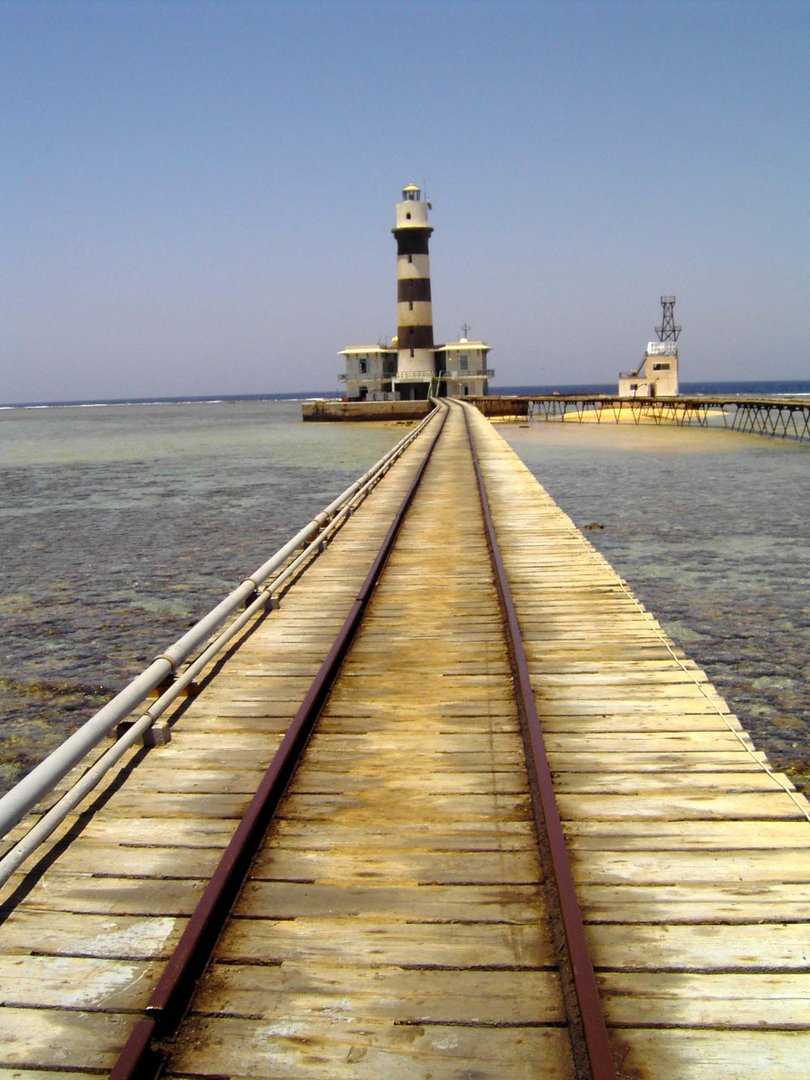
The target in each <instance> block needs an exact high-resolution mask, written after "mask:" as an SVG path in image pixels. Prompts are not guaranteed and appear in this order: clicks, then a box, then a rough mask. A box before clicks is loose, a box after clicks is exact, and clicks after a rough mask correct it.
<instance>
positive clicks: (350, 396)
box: [338, 184, 495, 415]
mask: <svg viewBox="0 0 810 1080" xmlns="http://www.w3.org/2000/svg"><path fill="white" fill-rule="evenodd" d="M429 210H430V203H429V202H427V201H423V199H422V192H421V190H420V189H419V188H418V187H417V186H416V184H406V186H405V187H404V188H403V189H402V199H401V201H400V202H398V203H397V204H396V217H395V225H394V228H393V229H392V230H391V231H392V232H393V234H394V238H395V240H396V242H397V332H396V335H395V336H394V337H393V338H390V339H389V338H388V337H386V338H385V339H382V338H380V339H378V341H377V343H376V344H375V345H349V346H347V347H346V348H345V349H341V350H340V355H341V356H343V357H345V358H346V370H345V371H342V372H341V373H340V375H339V376H338V378H339V379H340V381H341V382H343V383H345V384H346V399H347V400H348V401H365V402H368V403H369V405H371V404H372V403H374V402H375V401H424V400H425V399H426V398H429V397H445V396H447V397H478V396H484V395H485V394H486V393H487V390H488V384H489V380H490V379H491V378H492V376H493V375H494V374H495V373H494V371H493V370H492V368H489V367H487V362H488V354H489V351H490V346H489V345H487V343H486V342H485V341H481V340H478V339H475V340H473V339H471V338H469V336H468V332H469V327H468V326H467V325H466V324H465V325H464V328H463V331H462V333H463V336H461V337H459V339H458V340H457V341H448V342H447V343H446V344H444V345H436V344H434V341H433V305H432V303H431V297H430V256H429V254H428V245H429V242H430V236H431V233H432V232H433V229H432V228H431V226H430V224H429V223H428V211H429ZM369 415H372V413H371V412H369Z"/></svg>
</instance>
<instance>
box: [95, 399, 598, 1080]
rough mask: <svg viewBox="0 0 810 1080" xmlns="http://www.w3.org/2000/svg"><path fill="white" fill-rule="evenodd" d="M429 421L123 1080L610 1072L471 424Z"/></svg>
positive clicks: (131, 1043) (449, 416) (125, 1058)
mask: <svg viewBox="0 0 810 1080" xmlns="http://www.w3.org/2000/svg"><path fill="white" fill-rule="evenodd" d="M435 428H436V430H435V432H434V433H433V436H432V438H431V440H430V441H429V442H428V444H427V446H426V448H425V451H424V457H423V461H422V463H421V465H420V466H419V468H418V469H417V471H416V475H415V476H414V479H413V482H412V484H411V486H410V488H409V489H408V491H407V493H406V494H405V497H404V498H403V500H402V504H401V506H400V507H399V509H398V511H397V514H396V516H395V518H394V520H393V522H392V525H391V527H390V529H389V530H388V533H387V534H386V536H385V538H384V540H383V542H382V544H381V545H380V549H379V551H378V552H377V554H376V556H375V558H374V561H373V563H372V566H371V568H370V570H369V573H368V575H367V577H366V580H365V582H364V583H363V586H362V587H361V589H360V591H359V593H358V596H357V599H356V601H355V603H354V604H353V606H352V609H351V610H350V612H349V614H348V616H347V618H346V620H345V622H344V623H343V625H342V627H341V628H340V631H339V632H338V634H337V635H336V638H335V641H334V643H333V645H332V647H331V648H330V650H329V652H328V654H327V657H326V659H325V661H324V663H323V665H322V666H321V669H320V670H319V672H318V675H317V677H316V679H315V680H314V682H313V685H312V687H311V688H310V689H309V691H308V692H307V694H306V696H305V697H304V700H303V702H302V705H301V707H300V709H299V710H298V712H297V714H296V717H295V720H294V721H293V723H292V725H291V727H290V730H289V731H288V733H287V734H286V735H285V737H284V739H283V740H282V743H281V745H280V747H279V750H278V752H277V754H276V755H275V757H274V759H273V762H272V763H271V765H270V767H269V769H268V770H267V773H266V774H265V776H264V778H263V780H262V783H261V785H260V788H259V791H258V792H257V795H256V797H255V799H254V800H253V801H252V802H251V805H250V807H249V808H248V811H247V813H246V815H245V817H243V819H242V821H241V822H240V825H239V827H238V828H237V830H236V832H235V834H234V839H233V840H232V842H231V844H230V845H229V847H228V848H227V849H226V851H225V853H224V855H223V858H222V860H221V862H220V864H219V866H218V868H217V870H216V871H215V873H214V875H213V877H212V879H211V882H210V883H209V886H208V887H207V889H206V891H205V893H204V895H203V897H202V899H201V901H200V903H199V904H198V906H197V909H196V911H195V913H194V915H193V916H192V918H191V920H190V922H189V924H188V926H187V928H186V931H185V933H184V935H183V937H182V938H181V940H180V942H179V943H178V946H177V949H176V950H175V952H174V954H173V955H172V957H171V958H170V959H169V961H168V964H167V966H166V969H165V972H164V974H163V977H162V979H161V981H160V983H159V984H158V986H157V987H156V989H155V991H154V992H153V994H152V995H151V997H150V1000H149V1002H148V1004H147V1006H146V1012H147V1016H146V1018H145V1019H144V1020H142V1021H141V1022H140V1023H139V1024H138V1025H137V1026H136V1028H135V1029H134V1031H133V1033H132V1035H131V1036H130V1039H129V1040H128V1042H127V1044H126V1046H125V1047H124V1050H123V1051H122V1053H121V1055H120V1058H119V1061H118V1063H117V1064H116V1066H115V1068H114V1070H113V1073H112V1076H113V1077H114V1078H115V1080H124V1078H126V1077H145V1076H147V1075H157V1074H158V1073H159V1072H162V1073H163V1074H164V1075H166V1076H184V1077H186V1076H194V1075H212V1074H213V1075H240V1076H242V1075H246V1076H251V1075H262V1076H304V1075H311V1076H327V1075H328V1076H337V1075H340V1074H341V1073H342V1072H343V1073H345V1074H346V1075H352V1076H382V1075H390V1076H398V1077H400V1076H401V1077H407V1076H427V1075H448V1076H449V1075H464V1074H465V1073H466V1074H470V1075H476V1073H475V1072H473V1073H471V1072H470V1070H473V1069H474V1070H479V1071H478V1072H477V1075H492V1076H495V1075H498V1076H501V1077H508V1076H525V1075H529V1074H530V1072H532V1071H533V1070H534V1064H533V1063H536V1064H539V1062H542V1063H543V1064H542V1071H541V1074H542V1075H544V1076H560V1077H563V1076H565V1077H568V1076H572V1075H576V1076H578V1077H579V1076H582V1077H585V1076H589V1077H590V1076H593V1077H595V1078H599V1080H608V1078H610V1077H614V1076H615V1075H616V1073H615V1071H614V1068H613V1064H612V1055H611V1052H610V1048H609V1044H608V1040H607V1032H606V1026H605V1022H604V1018H603V1016H602V1014H601V1009H600V1003H599V997H598V991H597V989H596V981H595V977H594V973H593V968H592V966H591V964H590V958H589V955H588V950H587V945H586V943H585V937H584V929H583V926H582V921H581V916H580V913H579V909H578V905H577V902H576V898H575V895H574V891H573V886H572V878H571V872H570V867H569V865H568V862H567V855H566V851H565V844H564V839H563V834H562V830H561V827H560V823H559V817H558V815H556V813H555V810H554V803H553V793H552V789H551V777H550V772H549V770H548V765H547V761H546V758H545V754H544V753H543V750H542V740H541V739H539V740H538V735H539V729H538V728H537V719H536V712H535V710H534V700H533V694H532V691H531V685H530V681H529V677H528V670H527V667H526V661H525V652H524V650H523V647H522V643H521V640H520V632H519V627H518V624H517V620H516V618H515V617H514V611H513V607H512V606H511V599H510V594H509V587H508V582H507V579H506V575H505V572H504V570H503V564H502V560H501V559H500V553H499V551H498V548H497V539H496V536H495V532H494V529H493V528H492V527H491V519H490V516H489V511H488V502H487V499H486V489H485V485H484V481H483V477H482V476H481V474H480V471H479V470H478V469H477V462H476V457H475V454H474V440H473V438H472V434H471V432H470V431H469V429H468V425H467V423H466V422H465V417H464V414H463V410H462V407H461V406H460V405H458V404H451V405H450V406H445V407H444V409H443V415H441V416H440V417H437V419H436V421H435ZM439 444H441V445H442V452H443V454H444V455H445V459H446V458H447V456H448V455H450V456H451V457H452V459H453V462H452V465H451V467H450V468H449V469H448V468H447V467H446V461H445V467H444V468H443V469H442V470H441V471H440V472H438V473H437V474H436V476H435V477H434V476H433V475H432V474H431V469H430V459H431V456H432V453H433V451H434V448H435V447H436V446H438V445H439ZM471 450H472V451H473V452H472V453H471ZM487 522H489V524H490V528H489V529H488V530H487V529H486V528H485V525H486V523H487ZM442 549H443V550H444V552H445V553H446V558H445V559H443V560H442V561H441V563H440V565H439V566H436V565H435V552H436V551H437V550H442ZM439 578H440V579H441V580H439ZM470 589H474V590H475V593H476V609H477V611H476V615H475V616H474V618H473V619H471V618H470V616H469V613H468V608H467V604H466V603H461V604H459V603H454V599H453V598H454V596H457V597H458V598H465V597H466V596H467V595H468V593H469V590H470ZM438 593H441V600H437V594H438ZM504 629H507V631H509V632H511V636H510V633H509V632H508V633H506V634H505V633H504ZM392 649H393V650H395V652H396V656H397V662H396V665H393V666H392V665H389V664H388V663H387V662H386V656H387V655H388V654H389V653H390V651H391V650H392ZM482 687H485V688H486V693H484V694H482V693H481V692H480V690H481V688H482ZM426 713H427V715H426ZM521 720H522V722H523V730H524V734H525V745H526V747H527V748H528V751H529V762H530V764H529V766H528V768H527V764H526V761H525V760H524V756H523V752H524V747H523V740H522V739H521ZM311 732H313V734H311V736H310V733H311ZM544 804H545V805H544ZM268 823H270V827H269V830H268V828H267V826H268ZM544 823H547V828H544ZM536 825H539V826H540V831H539V832H538V830H537V829H536ZM547 830H548V831H547ZM544 867H545V869H546V873H545V875H544ZM544 876H545V877H546V884H545V885H544ZM237 894H238V896H237ZM235 898H236V902H235V904H234V899H235ZM279 997H281V998H283V999H284V1002H285V1004H284V1006H283V1007H282V1008H281V1010H280V1013H281V1015H280V1016H276V1017H275V1018H274V1019H272V1020H270V1022H269V1025H262V1026H261V1027H259V1028H258V1029H257V1025H256V1015H257V1014H256V1009H257V1008H259V1010H260V1013H263V1006H260V1005H258V1004H257V1003H259V1002H261V1001H265V1002H266V1001H267V999H268V998H270V999H273V998H279ZM538 999H539V1000H540V1001H542V1008H541V1009H540V1010H538V1009H537V1008H536V1006H537V1004H538ZM437 1044H438V1045H437ZM450 1046H452V1047H453V1049H454V1051H455V1052H451V1053H448V1049H449V1048H450ZM437 1051H438V1052H437ZM437 1069H438V1070H439V1072H438V1073H437V1072H436V1070H437ZM482 1069H483V1070H484V1071H483V1072H482V1071H480V1070H482ZM459 1070H461V1071H459Z"/></svg>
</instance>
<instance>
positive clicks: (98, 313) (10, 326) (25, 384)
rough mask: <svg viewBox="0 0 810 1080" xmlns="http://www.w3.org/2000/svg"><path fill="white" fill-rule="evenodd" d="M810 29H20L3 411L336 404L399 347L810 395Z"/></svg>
mask: <svg viewBox="0 0 810 1080" xmlns="http://www.w3.org/2000/svg"><path fill="white" fill-rule="evenodd" d="M809 46H810V2H807V0H801V2H779V0H773V2H767V0H757V2H755V3H748V2H745V0H728V2H710V0H695V2H679V0H668V2H666V3H656V2H645V0H638V2H624V3H622V2H620V0H615V2H610V3H608V2H605V0H566V2H561V3H557V2H543V0H537V2H533V3H522V2H511V0H503V2H500V3H496V2H476V0H470V2H440V0H424V2H423V0H407V2H406V0H399V2H396V3H389V2H386V0H363V2H361V0H331V2H319V0H297V2H294V3H287V2H271V0H266V2H260V0H255V2H240V0H232V2H229V3H226V2H204V0H201V2H197V3H191V2H181V0H175V2H170V0H164V2H150V0H138V2H116V0H98V2H80V0H74V2H71V0H61V2H47V3H46V2H39V0H23V2H19V0H0V81H1V82H2V100H3V102H4V106H3V109H2V119H0V136H1V137H2V145H3V154H2V164H0V214H2V219H3V220H2V230H3V234H4V240H5V242H4V245H3V247H4V255H3V285H2V290H0V292H1V293H2V300H0V304H1V305H2V311H0V358H1V359H0V363H1V364H2V367H0V401H6V402H8V401H21V400H60V399H73V398H93V397H121V396H128V395H139V396H148V395H152V394H154V395H172V394H208V393H211V394H216V393H232V394H238V393H261V392H273V391H278V392H281V391H294V390H312V391H315V390H318V391H323V390H330V389H336V388H337V379H336V374H337V371H338V370H339V369H340V359H339V358H338V357H337V356H336V353H337V351H338V350H339V349H341V348H342V347H344V346H345V345H348V344H358V343H363V342H367V341H376V340H377V339H378V338H379V337H381V336H384V335H390V334H393V333H394V332H395V321H396V283H395V246H394V241H393V238H392V236H391V234H390V229H391V226H392V225H393V214H394V203H395V202H396V201H397V200H398V198H399V197H400V195H399V192H400V189H401V187H402V186H403V185H404V184H405V183H407V182H409V181H411V180H413V181H415V182H416V183H419V184H422V183H424V184H426V187H427V193H428V197H429V198H430V200H431V202H432V204H433V212H432V219H431V220H432V224H433V226H434V228H435V232H434V234H433V238H432V242H431V272H432V284H433V309H434V320H435V327H436V337H437V340H440V341H441V340H447V339H450V338H454V337H456V336H457V335H458V334H459V331H460V328H461V326H462V324H463V323H465V322H466V323H468V324H469V325H470V327H471V333H472V334H473V335H474V336H476V337H478V336H480V337H483V338H485V339H486V340H487V341H489V342H490V344H491V345H492V346H493V352H492V354H491V360H492V364H493V366H494V367H495V368H496V371H497V377H496V380H495V381H496V383H500V384H501V385H516V384H533V383H534V384H538V383H541V384H554V383H588V382H610V381H612V380H613V379H614V378H615V377H616V375H617V373H618V371H619V369H620V368H627V367H628V365H633V364H635V363H637V362H638V360H640V358H641V355H642V353H643V351H644V346H645V344H646V342H647V341H648V340H651V339H652V338H654V336H655V335H654V332H653V328H654V326H655V325H656V324H657V323H658V322H659V321H660V313H661V309H660V303H659V297H660V296H661V294H662V293H672V294H674V295H676V296H677V298H678V299H677V305H676V309H675V311H676V316H677V320H678V322H680V323H681V324H682V325H683V327H684V329H683V334H682V336H681V368H682V378H683V379H685V380H687V381H697V380H702V379H737V378H751V379H757V378H810V362H809V361H808V356H809V351H808V342H809V341H810V305H809V304H808V296H807V293H808V283H809V282H810V272H809V271H810V228H809V227H808V224H809V222H808V219H809V218H810V200H809V199H808V177H810V130H809V128H810V125H808V119H809V118H810V93H808V81H809V80H808V71H810V47H809Z"/></svg>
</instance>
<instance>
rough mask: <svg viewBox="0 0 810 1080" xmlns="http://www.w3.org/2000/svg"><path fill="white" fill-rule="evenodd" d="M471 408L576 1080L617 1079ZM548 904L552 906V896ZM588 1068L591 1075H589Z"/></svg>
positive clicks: (477, 471)
mask: <svg viewBox="0 0 810 1080" xmlns="http://www.w3.org/2000/svg"><path fill="white" fill-rule="evenodd" d="M469 408H471V406H465V407H464V420H465V422H466V425H467V437H468V439H469V442H470V450H471V452H472V458H473V465H474V468H475V476H476V479H477V481H478V494H479V496H480V499H481V509H482V512H483V515H484V525H485V529H486V535H487V543H488V545H489V550H490V555H491V558H492V565H493V569H494V571H495V582H496V585H497V590H498V595H499V597H500V602H501V608H502V610H503V613H504V618H505V623H506V635H507V639H508V645H509V653H510V657H511V661H512V671H513V678H514V683H515V698H516V701H517V705H518V711H519V713H520V716H521V721H522V727H523V735H524V741H525V744H526V750H527V766H528V768H529V774H530V776H529V778H530V782H531V783H530V788H531V793H532V802H533V805H534V811H535V818H536V820H537V825H538V832H539V835H540V836H541V837H543V836H544V837H545V843H542V842H541V854H542V855H543V857H544V861H545V862H547V863H548V868H549V870H550V876H551V878H552V880H553V883H554V890H555V893H556V901H557V903H556V904H554V907H555V908H556V909H557V911H558V913H559V920H560V922H561V924H562V929H563V932H564V936H565V952H566V954H567V955H564V956H563V960H567V963H564V964H563V965H562V966H561V972H560V975H561V978H562V977H564V976H567V978H568V979H569V980H570V984H571V985H570V987H569V988H568V989H569V992H568V993H566V994H565V999H566V1004H567V1005H568V1006H569V1023H570V1025H571V1035H572V1037H571V1042H572V1050H573V1054H574V1061H575V1064H576V1067H577V1076H583V1077H584V1076H590V1077H592V1080H616V1075H617V1074H616V1071H615V1068H614V1064H613V1058H612V1055H611V1050H610V1042H609V1040H608V1034H607V1025H606V1022H605V1016H604V1012H603V1009H602V1001H601V998H600V995H599V987H598V985H597V982H596V974H595V972H594V969H593V962H592V960H591V955H590V950H589V948H588V943H587V940H586V938H585V926H584V923H583V920H582V911H581V910H580V906H579V901H578V899H577V895H576V889H575V887H574V878H573V874H572V872H571V861H570V859H569V857H568V846H567V844H566V840H565V834H564V832H563V827H562V821H561V819H560V812H559V808H558V807H557V800H556V798H555V795H554V783H553V780H552V777H551V768H550V766H549V761H548V756H547V754H546V748H545V743H544V740H543V732H542V728H541V725H540V717H539V716H538V713H537V705H536V703H535V698H534V690H533V689H532V683H531V676H530V674H529V665H528V661H527V659H526V650H525V649H524V647H523V637H522V634H521V631H520V623H519V621H518V617H517V611H516V609H515V603H514V600H513V599H512V590H511V588H510V585H509V579H508V576H507V573H506V567H505V565H504V562H503V557H502V556H501V551H500V545H499V543H498V537H497V534H496V531H495V523H494V521H493V518H492V511H491V509H490V504H489V496H488V494H487V488H486V482H485V480H484V475H483V472H482V469H481V462H480V460H479V458H478V450H477V448H476V445H475V437H474V436H473V432H472V428H471V425H470V414H469V411H468V410H469ZM551 899H552V901H553V900H554V899H555V897H552V898H551ZM570 990H573V994H574V997H575V1001H576V1008H575V1009H573V1008H572V1007H571V1006H572V1005H573V1002H572V1000H571V993H570ZM583 1049H584V1051H585V1053H586V1054H587V1065H586V1063H585V1062H584V1060H583ZM588 1066H589V1068H590V1072H588V1071H587V1069H588Z"/></svg>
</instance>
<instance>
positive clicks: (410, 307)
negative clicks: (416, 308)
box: [408, 300, 413, 311]
mask: <svg viewBox="0 0 810 1080" xmlns="http://www.w3.org/2000/svg"><path fill="white" fill-rule="evenodd" d="M408 311H413V300H409V301H408Z"/></svg>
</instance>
